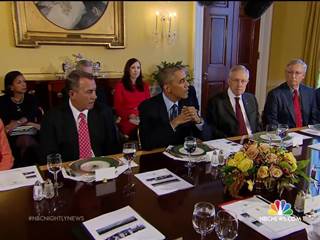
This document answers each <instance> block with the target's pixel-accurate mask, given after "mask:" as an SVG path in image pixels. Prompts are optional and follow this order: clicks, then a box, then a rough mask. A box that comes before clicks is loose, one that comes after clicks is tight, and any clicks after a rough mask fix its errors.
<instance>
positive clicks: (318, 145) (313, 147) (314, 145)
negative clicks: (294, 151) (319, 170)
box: [308, 143, 320, 151]
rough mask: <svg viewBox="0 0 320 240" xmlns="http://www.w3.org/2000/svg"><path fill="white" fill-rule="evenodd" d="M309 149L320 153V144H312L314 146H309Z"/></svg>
mask: <svg viewBox="0 0 320 240" xmlns="http://www.w3.org/2000/svg"><path fill="white" fill-rule="evenodd" d="M308 147H309V148H312V149H315V150H319V151H320V143H316V144H312V145H309V146H308Z"/></svg>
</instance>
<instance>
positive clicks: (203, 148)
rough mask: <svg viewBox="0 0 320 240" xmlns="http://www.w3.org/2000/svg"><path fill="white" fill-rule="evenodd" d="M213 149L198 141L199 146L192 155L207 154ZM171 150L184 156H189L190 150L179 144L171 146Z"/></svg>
mask: <svg viewBox="0 0 320 240" xmlns="http://www.w3.org/2000/svg"><path fill="white" fill-rule="evenodd" d="M209 151H211V149H210V147H209V146H207V145H205V144H202V143H198V144H197V148H196V150H195V151H194V152H193V153H191V156H203V155H205V154H206V153H207V152H209ZM170 152H172V153H174V154H176V155H180V156H181V155H182V156H188V155H189V154H188V152H187V151H186V150H185V149H184V147H183V145H177V146H174V147H172V148H171V150H170Z"/></svg>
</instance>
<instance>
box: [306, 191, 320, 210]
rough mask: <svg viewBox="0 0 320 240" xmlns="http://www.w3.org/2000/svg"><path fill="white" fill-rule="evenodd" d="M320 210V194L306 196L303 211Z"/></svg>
mask: <svg viewBox="0 0 320 240" xmlns="http://www.w3.org/2000/svg"><path fill="white" fill-rule="evenodd" d="M312 210H313V211H317V210H320V195H318V196H314V197H312V196H308V197H306V198H305V200H304V213H305V214H306V213H309V212H311V211H312Z"/></svg>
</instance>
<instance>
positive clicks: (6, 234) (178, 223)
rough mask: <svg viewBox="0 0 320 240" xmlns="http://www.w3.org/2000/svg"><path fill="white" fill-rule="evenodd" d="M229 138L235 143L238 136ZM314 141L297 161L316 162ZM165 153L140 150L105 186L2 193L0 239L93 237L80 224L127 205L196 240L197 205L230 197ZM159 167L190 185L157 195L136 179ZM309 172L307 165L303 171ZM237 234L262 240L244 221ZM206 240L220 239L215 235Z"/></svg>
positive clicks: (211, 176)
mask: <svg viewBox="0 0 320 240" xmlns="http://www.w3.org/2000/svg"><path fill="white" fill-rule="evenodd" d="M295 130H297V129H295ZM230 140H234V141H237V142H239V141H240V138H239V137H235V138H230ZM318 141H320V137H313V138H312V139H306V140H304V142H303V145H302V146H301V148H300V150H299V154H300V155H297V156H296V158H297V160H301V159H307V158H310V159H312V158H317V159H316V161H318V162H319V155H318V152H319V151H316V150H312V149H310V148H308V145H310V144H312V143H317V142H318ZM163 150H164V149H156V150H154V151H139V152H138V153H137V157H136V160H135V161H136V163H137V164H138V167H135V168H133V174H131V175H130V174H129V175H126V174H121V175H120V176H119V177H117V178H116V179H114V180H108V181H107V182H91V183H85V182H76V181H73V180H70V179H64V178H63V177H62V175H61V174H60V173H59V177H58V180H59V181H62V182H63V187H62V188H60V189H59V190H58V194H59V195H58V196H55V197H54V198H53V199H43V200H41V201H34V200H33V197H32V189H33V188H32V186H29V187H21V188H18V189H14V190H10V191H3V192H0V226H1V228H0V239H20V240H22V239H54V240H58V239H91V238H90V236H89V235H88V233H86V231H85V230H84V227H83V225H82V222H83V221H86V220H89V219H92V218H95V217H97V216H99V215H102V214H105V213H108V212H111V211H115V210H117V209H120V208H122V207H125V206H128V205H129V206H130V207H132V208H133V209H134V210H135V211H136V212H137V213H138V214H140V215H141V216H142V217H143V218H144V219H145V220H146V221H148V222H149V223H150V224H152V225H153V226H154V227H155V228H156V229H158V230H159V231H160V232H161V233H162V234H163V235H165V237H166V239H184V240H188V239H200V235H199V234H197V233H196V232H195V230H194V229H193V226H192V220H191V219H192V212H193V207H194V205H195V203H197V202H200V201H207V202H211V203H212V204H214V205H215V207H216V209H217V210H218V207H219V205H220V204H222V203H225V202H228V201H231V200H234V199H232V198H231V197H230V196H229V195H228V194H226V193H225V192H224V185H223V183H222V179H221V177H219V175H217V172H216V171H215V170H214V169H213V168H212V167H211V165H210V163H206V162H201V163H197V164H196V166H195V167H194V168H192V170H191V172H189V173H188V168H186V167H185V166H184V162H182V161H176V160H173V159H171V158H169V157H167V156H165V155H164V154H163V153H162V152H163ZM289 150H291V149H290V148H289ZM120 156H121V154H118V155H113V157H120ZM161 168H167V169H169V170H170V171H172V172H173V173H175V174H177V175H178V176H180V177H182V178H183V179H185V180H186V181H188V182H190V183H191V184H193V185H194V187H192V188H189V189H186V190H181V191H178V192H174V193H170V194H167V195H163V196H157V195H156V194H155V193H154V192H152V191H151V190H150V189H149V188H147V187H146V186H145V185H144V184H143V183H142V182H140V181H139V180H138V179H137V178H136V177H135V176H134V174H136V173H141V172H146V171H152V170H156V169H161ZM39 169H40V172H41V174H42V176H43V178H44V179H46V178H48V177H50V178H51V179H53V176H52V174H50V173H49V172H48V171H46V167H45V166H40V167H39ZM309 171H310V166H309V167H308V169H307V173H308V172H309ZM295 194H296V191H295V190H291V191H287V192H285V193H284V194H283V196H282V197H284V198H285V199H286V200H287V201H289V202H291V203H292V204H293V202H294V199H295ZM262 195H263V196H265V197H266V198H267V199H269V200H270V201H273V200H274V199H276V198H277V196H276V195H274V194H270V193H267V192H266V193H265V194H264V193H262ZM238 233H239V235H238V237H237V239H255V240H258V239H266V238H265V237H264V236H263V235H261V234H259V233H258V232H256V231H254V230H253V229H251V228H250V227H248V226H247V225H245V224H243V223H242V222H239V231H238ZM206 239H218V238H217V236H216V234H215V232H214V231H213V232H212V233H211V234H209V235H207V236H206ZM281 239H299V240H303V239H307V234H306V232H305V230H303V231H299V232H296V233H293V234H290V235H288V236H286V237H283V238H281Z"/></svg>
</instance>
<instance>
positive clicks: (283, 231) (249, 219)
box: [222, 196, 307, 239]
mask: <svg viewBox="0 0 320 240" xmlns="http://www.w3.org/2000/svg"><path fill="white" fill-rule="evenodd" d="M222 208H223V209H225V210H227V211H228V210H229V211H232V212H234V213H236V214H237V217H238V219H239V220H240V221H242V222H244V223H245V224H246V225H248V226H249V227H251V228H253V229H254V230H256V231H257V232H259V233H261V234H262V235H264V236H266V237H267V238H269V239H275V238H280V237H283V236H286V235H288V234H290V233H293V232H296V231H299V230H302V229H305V228H306V227H307V225H306V224H305V223H303V222H301V221H300V220H298V219H294V221H293V220H292V218H291V217H292V216H289V217H287V216H285V215H269V214H268V210H269V209H270V203H267V202H266V201H264V200H261V199H260V198H259V197H257V196H254V197H251V198H248V199H244V200H239V201H236V202H233V203H230V204H228V203H226V204H225V205H222ZM289 218H290V219H289ZM288 219H289V220H288ZM280 223H281V224H280Z"/></svg>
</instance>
